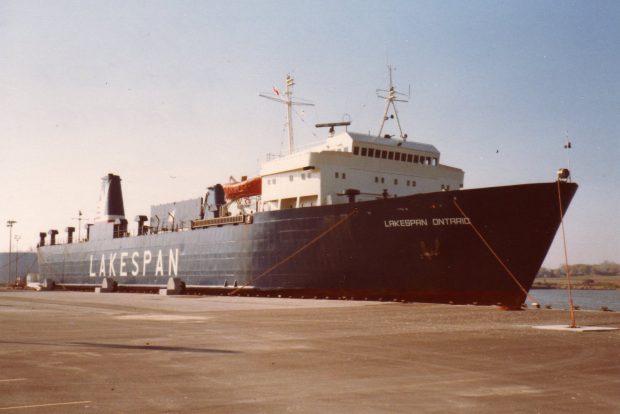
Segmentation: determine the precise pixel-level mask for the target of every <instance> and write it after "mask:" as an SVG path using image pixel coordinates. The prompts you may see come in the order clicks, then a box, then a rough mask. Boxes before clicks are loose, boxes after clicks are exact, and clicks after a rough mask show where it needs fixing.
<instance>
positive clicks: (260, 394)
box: [0, 291, 620, 413]
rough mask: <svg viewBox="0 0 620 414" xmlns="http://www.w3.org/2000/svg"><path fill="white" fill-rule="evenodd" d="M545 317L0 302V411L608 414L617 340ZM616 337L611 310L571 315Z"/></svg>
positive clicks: (410, 308)
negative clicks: (559, 327)
mask: <svg viewBox="0 0 620 414" xmlns="http://www.w3.org/2000/svg"><path fill="white" fill-rule="evenodd" d="M567 322H568V315H567V314H566V312H563V311H560V310H547V309H530V310H525V311H517V312H507V311H501V310H498V309H497V308H494V307H475V306H456V305H452V306H451V305H435V304H403V303H381V302H350V301H338V300H299V299H279V298H249V297H217V296H216V297H213V296H159V295H147V294H126V293H110V294H94V293H86V292H57V291H53V292H31V291H0V326H1V327H2V335H1V336H0V342H1V343H2V346H1V347H0V389H1V390H2V393H1V395H2V397H1V398H0V410H5V411H6V412H20V413H38V412H46V413H78V412H93V413H118V412H148V413H169V412H209V413H218V412H222V413H224V412H225V413H248V412H253V413H280V412H299V413H316V412H347V411H348V412H356V413H375V412H390V413H411V412H426V413H429V412H430V413H432V412H455V411H460V412H475V413H495V412H497V411H501V409H502V408H503V409H504V410H505V411H510V412H598V413H609V412H614V411H616V410H617V409H618V407H619V406H620V396H619V394H618V392H617V391H618V389H619V388H620V375H618V374H619V373H620V358H618V346H617V345H618V340H619V339H620V331H610V332H592V333H576V332H562V331H547V330H538V329H532V326H533V325H558V324H566V323H567ZM577 322H578V323H579V324H582V325H596V326H616V327H618V326H620V313H619V312H597V311H578V312H577Z"/></svg>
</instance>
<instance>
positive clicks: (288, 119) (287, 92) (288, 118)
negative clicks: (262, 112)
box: [258, 75, 314, 154]
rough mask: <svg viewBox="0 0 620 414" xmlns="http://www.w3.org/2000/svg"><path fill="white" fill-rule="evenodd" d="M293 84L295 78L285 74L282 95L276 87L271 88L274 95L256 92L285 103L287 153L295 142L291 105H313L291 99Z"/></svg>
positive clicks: (290, 152) (293, 146) (292, 148)
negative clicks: (284, 86)
mask: <svg viewBox="0 0 620 414" xmlns="http://www.w3.org/2000/svg"><path fill="white" fill-rule="evenodd" d="M293 85H295V80H294V79H293V78H292V77H291V75H286V90H285V92H284V97H282V96H280V91H279V90H278V88H276V87H274V88H273V92H274V95H267V94H264V93H259V94H258V95H259V96H260V97H262V98H267V99H271V100H272V101H276V102H280V103H283V104H285V105H286V124H287V126H288V153H289V154H292V153H293V151H294V150H295V143H294V140H293V105H301V106H314V104H313V103H310V102H301V101H293Z"/></svg>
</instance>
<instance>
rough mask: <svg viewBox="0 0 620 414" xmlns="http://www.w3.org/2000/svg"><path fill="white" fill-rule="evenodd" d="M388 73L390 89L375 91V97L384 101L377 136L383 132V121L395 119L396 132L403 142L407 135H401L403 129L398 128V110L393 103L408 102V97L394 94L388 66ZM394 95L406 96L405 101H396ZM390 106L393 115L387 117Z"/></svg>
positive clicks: (394, 89) (390, 68)
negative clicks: (383, 109)
mask: <svg viewBox="0 0 620 414" xmlns="http://www.w3.org/2000/svg"><path fill="white" fill-rule="evenodd" d="M388 71H389V73H390V87H389V88H388V90H383V89H377V96H378V97H379V98H382V99H385V111H384V112H383V118H382V119H381V127H380V128H379V134H377V136H378V137H381V132H383V126H384V125H385V121H387V120H388V119H390V118H392V119H394V118H396V124H397V125H398V131H399V132H400V138H401V139H402V140H403V141H406V140H407V134H403V129H402V128H401V126H400V119H398V110H397V109H396V104H395V103H394V102H409V95H405V94H403V93H399V92H396V88H395V87H394V85H393V84H392V65H388ZM379 92H382V93H384V94H386V95H385V96H382V95H380V94H379ZM396 95H402V96H407V99H398V97H397V96H396ZM390 105H391V106H392V109H393V110H394V114H393V115H391V116H388V111H389V110H390Z"/></svg>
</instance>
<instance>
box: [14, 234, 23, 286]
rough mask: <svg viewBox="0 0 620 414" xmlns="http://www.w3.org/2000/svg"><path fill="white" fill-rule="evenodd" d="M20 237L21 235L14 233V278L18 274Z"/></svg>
mask: <svg viewBox="0 0 620 414" xmlns="http://www.w3.org/2000/svg"><path fill="white" fill-rule="evenodd" d="M21 238H22V236H19V235H17V234H16V235H15V280H17V277H18V276H19V239H21Z"/></svg>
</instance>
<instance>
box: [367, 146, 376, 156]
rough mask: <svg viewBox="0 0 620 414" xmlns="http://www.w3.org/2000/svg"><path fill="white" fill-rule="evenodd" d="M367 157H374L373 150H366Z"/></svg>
mask: <svg viewBox="0 0 620 414" xmlns="http://www.w3.org/2000/svg"><path fill="white" fill-rule="evenodd" d="M368 156H369V157H374V156H375V149H374V148H368Z"/></svg>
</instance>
